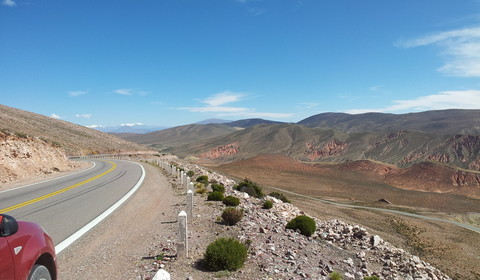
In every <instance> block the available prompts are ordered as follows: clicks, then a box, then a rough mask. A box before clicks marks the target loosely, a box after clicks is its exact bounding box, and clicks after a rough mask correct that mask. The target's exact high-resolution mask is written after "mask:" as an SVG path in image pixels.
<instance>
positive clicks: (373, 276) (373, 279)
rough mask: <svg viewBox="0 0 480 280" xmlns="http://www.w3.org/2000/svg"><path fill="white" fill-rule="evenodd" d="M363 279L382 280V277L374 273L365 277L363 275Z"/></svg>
mask: <svg viewBox="0 0 480 280" xmlns="http://www.w3.org/2000/svg"><path fill="white" fill-rule="evenodd" d="M363 280H380V278H378V277H377V276H375V275H372V276H365V277H363Z"/></svg>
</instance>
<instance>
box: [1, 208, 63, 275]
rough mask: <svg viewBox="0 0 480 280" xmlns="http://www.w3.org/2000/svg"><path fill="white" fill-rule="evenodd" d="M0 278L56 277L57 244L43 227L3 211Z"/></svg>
mask: <svg viewBox="0 0 480 280" xmlns="http://www.w3.org/2000/svg"><path fill="white" fill-rule="evenodd" d="M0 279H2V280H3V279H5V280H7V279H8V280H10V279H11V280H17V279H18V280H24V279H28V280H56V279H57V258H56V255H55V246H54V245H53V241H52V239H51V238H50V236H48V234H47V233H45V231H44V230H43V229H42V227H40V226H39V225H37V224H35V223H30V222H21V221H17V220H15V219H14V218H13V217H11V216H8V215H5V214H0Z"/></svg>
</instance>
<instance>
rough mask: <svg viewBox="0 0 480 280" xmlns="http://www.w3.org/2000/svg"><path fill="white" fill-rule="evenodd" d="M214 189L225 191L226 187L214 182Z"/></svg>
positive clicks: (215, 190)
mask: <svg viewBox="0 0 480 280" xmlns="http://www.w3.org/2000/svg"><path fill="white" fill-rule="evenodd" d="M212 191H214V192H221V193H224V192H225V187H224V186H223V185H222V184H216V183H213V184H212Z"/></svg>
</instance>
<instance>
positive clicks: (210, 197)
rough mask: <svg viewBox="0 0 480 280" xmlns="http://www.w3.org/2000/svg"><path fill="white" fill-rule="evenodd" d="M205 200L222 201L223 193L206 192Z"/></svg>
mask: <svg viewBox="0 0 480 280" xmlns="http://www.w3.org/2000/svg"><path fill="white" fill-rule="evenodd" d="M207 200H210V201H222V200H223V193H221V192H211V193H209V194H208V197H207Z"/></svg>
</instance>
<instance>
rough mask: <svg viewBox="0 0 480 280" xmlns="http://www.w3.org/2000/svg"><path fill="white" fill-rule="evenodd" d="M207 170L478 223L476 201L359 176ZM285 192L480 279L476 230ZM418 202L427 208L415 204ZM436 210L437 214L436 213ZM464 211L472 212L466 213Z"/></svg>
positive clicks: (316, 211)
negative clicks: (381, 201)
mask: <svg viewBox="0 0 480 280" xmlns="http://www.w3.org/2000/svg"><path fill="white" fill-rule="evenodd" d="M210 168H211V169H212V170H215V171H217V172H220V173H222V174H225V175H228V176H231V177H233V178H249V179H251V180H253V181H255V182H257V183H259V184H261V185H263V186H264V187H266V188H267V189H268V186H272V187H273V186H275V187H278V188H281V189H284V190H288V191H292V192H297V193H301V194H304V195H309V196H319V197H323V198H325V197H327V198H329V199H332V200H341V201H342V202H349V203H355V204H359V203H365V202H367V204H368V205H377V206H380V207H387V205H380V204H378V203H377V202H376V200H378V199H380V198H383V197H386V196H387V195H388V199H389V200H390V201H394V204H395V205H394V207H400V208H404V209H406V210H407V211H414V212H423V213H424V211H425V210H429V211H430V212H431V213H435V215H437V216H441V217H443V218H451V219H456V220H461V221H467V222H468V221H470V222H472V224H474V225H476V224H477V223H478V220H477V218H478V215H477V214H478V213H477V212H478V207H480V203H479V201H478V200H471V199H466V198H461V197H458V196H451V197H449V196H446V195H439V194H428V193H420V192H413V191H405V190H389V189H388V188H391V187H389V186H385V187H383V188H382V187H381V186H380V185H379V184H378V183H377V182H368V179H367V178H365V179H363V180H362V179H359V178H358V177H356V178H357V180H358V181H355V180H353V179H352V178H355V177H348V175H345V176H344V177H340V178H337V179H338V180H337V181H335V180H334V177H332V176H329V175H328V174H327V175H325V174H317V175H316V176H312V173H311V172H306V171H303V172H302V171H300V170H297V172H292V171H286V170H285V169H283V170H282V169H279V168H277V169H273V168H262V167H261V166H259V165H255V166H254V165H239V164H232V165H224V166H217V167H215V166H210ZM349 180H351V181H350V182H349ZM362 181H363V182H362ZM379 186H380V187H379ZM376 190H378V192H376ZM287 196H288V197H289V198H291V200H292V201H293V204H294V205H296V206H297V207H299V208H300V209H302V210H304V211H306V212H308V213H311V214H312V215H314V216H316V217H317V218H320V219H332V218H335V219H337V218H338V219H342V220H344V221H346V222H349V223H353V224H361V225H364V226H365V227H367V229H369V231H370V232H375V233H377V234H379V235H381V236H382V237H383V238H384V239H385V240H387V241H389V242H390V243H392V244H393V245H395V246H397V247H399V248H403V249H405V250H407V251H409V252H412V253H415V254H417V255H419V256H420V257H422V258H423V259H425V260H426V261H428V262H429V263H431V264H432V265H434V266H436V267H438V268H439V269H440V270H442V271H444V272H445V273H447V274H448V275H449V276H450V277H452V278H453V279H480V253H479V252H480V234H478V233H475V232H473V231H469V230H466V229H463V228H460V227H457V226H454V225H450V224H446V223H441V222H431V221H425V220H418V219H415V218H409V217H405V216H399V215H395V214H385V213H382V212H377V211H372V210H358V209H355V210H353V209H349V208H343V207H337V206H332V205H329V204H325V203H322V202H319V201H316V200H311V199H306V198H304V197H294V196H293V197H292V195H291V194H287ZM406 199H410V200H411V201H407V200H406ZM404 201H406V202H405V203H403V204H402V203H401V202H404ZM424 202H425V203H424ZM455 203H457V204H455ZM420 205H422V206H424V205H426V206H432V207H421V208H420V207H419V206H420ZM414 206H417V207H414ZM390 207H392V206H390ZM435 208H436V209H435ZM440 209H441V212H439V211H438V210H440ZM469 209H471V210H470V211H471V212H468V210H469ZM472 212H473V213H472Z"/></svg>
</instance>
